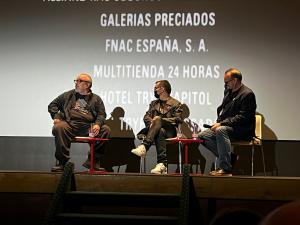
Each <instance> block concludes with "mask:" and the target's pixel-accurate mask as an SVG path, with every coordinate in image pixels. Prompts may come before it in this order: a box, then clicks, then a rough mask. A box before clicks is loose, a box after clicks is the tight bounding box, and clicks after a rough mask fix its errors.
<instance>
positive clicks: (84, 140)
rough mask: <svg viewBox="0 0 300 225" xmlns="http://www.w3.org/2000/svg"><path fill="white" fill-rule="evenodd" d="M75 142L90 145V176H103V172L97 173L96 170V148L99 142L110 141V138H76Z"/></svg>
mask: <svg viewBox="0 0 300 225" xmlns="http://www.w3.org/2000/svg"><path fill="white" fill-rule="evenodd" d="M74 140H75V142H84V143H89V144H90V154H91V161H90V169H89V171H88V173H89V174H103V173H104V172H103V171H97V170H95V169H94V161H95V159H94V157H95V156H94V155H95V154H94V147H95V144H96V142H97V141H108V140H109V139H108V138H97V137H75V138H74Z"/></svg>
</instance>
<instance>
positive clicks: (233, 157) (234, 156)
mask: <svg viewBox="0 0 300 225" xmlns="http://www.w3.org/2000/svg"><path fill="white" fill-rule="evenodd" d="M238 160H239V155H237V154H235V153H233V152H231V154H230V164H231V167H232V168H233V167H234V165H235V163H236V162H237V161H238Z"/></svg>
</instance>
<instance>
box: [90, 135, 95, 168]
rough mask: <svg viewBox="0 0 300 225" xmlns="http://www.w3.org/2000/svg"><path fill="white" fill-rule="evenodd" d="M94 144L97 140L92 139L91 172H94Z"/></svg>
mask: <svg viewBox="0 0 300 225" xmlns="http://www.w3.org/2000/svg"><path fill="white" fill-rule="evenodd" d="M94 146H95V142H94V141H91V142H90V154H91V161H90V163H91V165H90V173H94V160H95V158H94Z"/></svg>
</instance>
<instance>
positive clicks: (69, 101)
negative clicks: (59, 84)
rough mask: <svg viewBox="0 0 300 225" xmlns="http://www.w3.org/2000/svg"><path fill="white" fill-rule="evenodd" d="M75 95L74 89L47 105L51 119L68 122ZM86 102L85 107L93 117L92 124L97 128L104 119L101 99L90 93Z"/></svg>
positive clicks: (104, 114) (104, 113)
mask: <svg viewBox="0 0 300 225" xmlns="http://www.w3.org/2000/svg"><path fill="white" fill-rule="evenodd" d="M75 94H76V92H75V90H74V89H73V90H70V91H67V92H64V93H63V94H61V95H59V96H58V97H57V98H56V99H54V100H53V101H52V102H51V103H50V104H49V105H48V112H49V113H50V115H51V118H52V119H60V120H65V121H67V122H70V110H71V107H72V105H74V104H75V102H76V96H75ZM86 101H87V104H88V105H87V107H89V109H90V111H91V113H92V115H93V118H94V123H96V124H98V125H99V126H101V125H103V124H104V121H105V118H106V112H105V107H104V104H103V101H102V99H101V98H100V97H99V96H98V95H96V94H93V93H91V94H90V95H88V96H87V97H86Z"/></svg>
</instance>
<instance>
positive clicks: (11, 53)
mask: <svg viewBox="0 0 300 225" xmlns="http://www.w3.org/2000/svg"><path fill="white" fill-rule="evenodd" d="M0 5H1V7H0V17H1V20H0V32H1V35H0V65H1V66H0V68H1V72H0V76H1V84H2V85H1V88H0V93H1V99H2V104H1V105H2V106H1V113H0V124H1V128H0V136H51V135H52V134H51V128H52V119H51V118H50V115H49V113H48V111H47V106H48V104H49V103H50V102H51V101H52V100H53V99H54V98H56V97H57V96H58V95H59V94H61V93H63V92H65V91H67V90H70V89H72V88H74V82H73V80H74V78H75V77H76V76H77V75H78V74H79V73H89V74H90V75H91V76H92V77H93V88H92V90H93V92H94V93H96V94H98V95H100V96H101V98H102V99H103V101H104V104H105V107H106V112H107V119H111V116H112V115H111V114H112V112H114V110H115V109H120V108H121V109H122V110H123V111H124V113H123V114H122V115H121V118H119V119H120V120H119V121H121V122H120V129H125V130H126V129H130V130H131V129H132V131H133V133H134V134H136V133H137V132H138V131H139V130H140V129H141V128H143V127H144V123H143V120H142V118H143V115H144V113H145V111H146V110H147V109H148V105H149V103H150V101H151V100H153V99H154V96H153V87H154V83H155V81H156V80H162V79H166V80H169V82H170V83H171V85H172V96H173V97H175V98H177V99H179V100H180V101H181V102H182V103H184V104H186V106H187V107H188V109H189V114H188V115H187V116H188V119H190V120H191V121H193V122H195V123H196V124H199V126H200V128H202V129H203V127H202V125H203V123H213V122H214V121H215V119H216V108H217V106H218V105H219V104H220V103H221V101H222V97H223V91H224V90H223V89H224V83H223V75H224V71H225V70H227V69H228V68H231V67H236V68H238V69H240V70H241V72H242V74H243V83H244V84H245V85H247V86H248V87H250V88H251V89H252V90H253V91H254V93H255V94H256V100H257V112H258V113H260V114H262V115H263V117H264V120H265V131H266V132H265V136H264V139H266V140H268V139H270V140H271V139H278V140H300V138H299V136H300V132H299V125H300V117H299V112H300V104H299V97H300V91H299V84H300V78H299V59H300V53H299V51H300V48H299V46H300V44H299V40H300V35H299V34H300V26H299V21H300V14H299V9H300V7H299V6H300V4H299V1H297V0H288V1H271V0H265V1H258V0H252V1H240V0H185V1H182V0H160V1H158V0H157V1H155V0H153V1H150V0H149V1H146V0H144V1H142V0H140V1H138V0H136V1H134V0H131V1H130V0H127V1H125V0H124V1H121V0H119V1H117V0H114V1H113V0H106V1H104V0H103V1H101V0H98V1H88V0H81V1H79V0H78V1H75V0H74V1H67V0H65V1H63V0H60V1H59V0H56V1H55V0H48V1H46V0H44V1H43V0H26V1H21V0H11V1H2V2H1V3H0ZM123 122H125V123H126V124H127V125H128V126H125V127H124V126H123V125H124V123H123ZM121 126H122V127H121ZM117 136H118V135H117ZM125 136H126V135H125Z"/></svg>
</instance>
